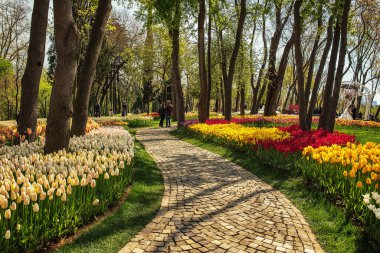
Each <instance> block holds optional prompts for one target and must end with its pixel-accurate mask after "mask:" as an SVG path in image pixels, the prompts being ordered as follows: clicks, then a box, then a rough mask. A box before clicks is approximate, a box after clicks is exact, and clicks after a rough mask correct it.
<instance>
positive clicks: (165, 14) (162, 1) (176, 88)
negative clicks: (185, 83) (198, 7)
mask: <svg viewBox="0 0 380 253" xmlns="http://www.w3.org/2000/svg"><path fill="white" fill-rule="evenodd" d="M185 3H186V2H185V1H181V0H175V1H172V0H155V2H154V6H155V7H156V9H157V11H158V14H159V16H160V18H161V19H162V20H163V21H164V22H165V24H166V26H167V27H168V29H169V34H170V37H171V41H172V54H171V59H172V77H171V80H172V92H173V93H174V94H173V95H175V96H173V98H174V99H173V100H174V102H175V103H174V107H175V108H174V111H175V112H176V119H177V121H178V123H179V124H178V127H180V126H181V123H182V122H184V121H185V101H184V97H183V91H182V85H181V72H180V67H179V57H180V55H179V48H180V45H179V39H180V27H181V19H182V18H183V13H182V12H181V10H182V8H183V7H184V6H183V4H185Z"/></svg>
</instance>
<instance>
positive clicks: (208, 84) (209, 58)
mask: <svg viewBox="0 0 380 253" xmlns="http://www.w3.org/2000/svg"><path fill="white" fill-rule="evenodd" d="M208 5H209V6H208V29H207V39H208V41H207V118H210V102H211V87H212V76H211V68H212V66H211V39H212V38H211V24H212V15H211V0H209V1H208Z"/></svg>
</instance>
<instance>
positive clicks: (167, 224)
mask: <svg viewBox="0 0 380 253" xmlns="http://www.w3.org/2000/svg"><path fill="white" fill-rule="evenodd" d="M137 139H138V140H140V141H141V142H142V144H143V145H144V146H145V148H146V150H147V151H148V153H149V154H150V155H151V156H152V157H153V158H154V159H155V160H156V162H157V164H158V166H159V168H160V169H161V171H162V174H163V177H164V184H165V193H164V197H163V199H162V204H161V209H160V211H159V212H158V214H157V216H156V217H155V218H154V219H153V220H152V221H151V222H150V223H149V224H148V225H147V226H146V227H145V228H144V229H143V230H142V231H140V233H139V234H137V235H136V236H135V237H134V238H133V239H132V240H131V241H130V242H129V243H128V244H127V245H126V246H125V247H124V248H123V249H122V250H121V251H120V252H123V253H124V252H267V253H270V252H323V251H322V249H321V247H320V246H319V244H318V243H317V241H316V239H315V236H314V234H313V232H312V231H311V229H310V227H309V225H308V224H307V222H306V221H305V219H304V218H303V216H302V215H301V213H300V212H299V211H298V210H297V208H296V207H294V206H293V205H292V203H291V202H290V201H289V200H288V199H287V198H286V197H285V196H284V195H283V194H281V193H280V192H279V191H276V190H275V189H273V188H272V187H271V186H269V185H267V184H266V183H264V182H263V181H261V180H260V179H258V178H257V177H256V176H255V175H253V174H251V173H249V172H247V171H246V170H244V169H243V168H241V167H240V166H238V165H236V164H234V163H232V162H230V161H228V160H226V159H224V158H223V157H220V156H218V155H216V154H213V153H211V152H209V151H206V150H203V149H201V148H198V147H195V146H193V145H191V144H188V143H186V142H183V141H179V140H178V139H176V138H175V137H173V136H171V135H170V134H169V130H168V129H165V128H163V129H144V130H141V131H139V132H138V134H137Z"/></svg>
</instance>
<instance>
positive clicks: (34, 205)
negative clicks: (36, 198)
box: [33, 203, 40, 213]
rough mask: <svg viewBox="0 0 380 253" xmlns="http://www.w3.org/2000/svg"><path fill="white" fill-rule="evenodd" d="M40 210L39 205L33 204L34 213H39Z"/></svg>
mask: <svg viewBox="0 0 380 253" xmlns="http://www.w3.org/2000/svg"><path fill="white" fill-rule="evenodd" d="M39 210H40V207H39V206H38V203H34V204H33V212H35V213H37V212H38V211H39Z"/></svg>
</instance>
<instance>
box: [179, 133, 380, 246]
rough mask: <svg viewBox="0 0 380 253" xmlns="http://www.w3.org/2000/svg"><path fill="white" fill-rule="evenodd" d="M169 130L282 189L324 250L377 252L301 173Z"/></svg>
mask: <svg viewBox="0 0 380 253" xmlns="http://www.w3.org/2000/svg"><path fill="white" fill-rule="evenodd" d="M172 134H173V135H175V136H176V137H178V138H180V139H182V140H183V141H186V142H189V143H191V144H194V145H196V146H198V147H201V148H204V149H206V150H209V151H211V152H214V153H216V154H219V155H221V156H223V157H225V158H227V159H228V160H231V161H232V162H234V163H236V164H238V165H240V166H242V167H243V168H245V169H247V170H248V171H250V172H252V173H253V174H255V175H257V176H258V177H259V178H261V179H262V180H264V181H265V182H266V183H268V184H270V185H271V186H273V187H274V188H276V189H278V190H280V191H281V192H282V193H284V194H285V195H286V196H287V197H288V198H289V199H290V200H291V201H292V203H293V204H294V205H295V206H296V207H297V208H298V209H299V210H301V212H302V213H303V215H304V217H305V218H306V219H307V221H308V222H309V224H310V226H311V228H312V230H313V231H314V233H315V234H316V236H317V238H318V241H319V242H320V244H321V246H322V247H323V248H324V249H325V250H326V252H337V253H340V252H341V253H349V252H360V253H366V252H368V253H369V252H379V251H378V249H375V247H376V246H375V245H372V244H371V243H370V242H369V239H368V238H367V236H366V234H365V233H363V232H362V229H361V228H359V227H357V226H355V225H354V224H353V223H352V222H351V221H347V219H346V217H345V213H344V210H343V209H341V208H339V207H337V206H336V205H335V204H334V203H331V202H329V201H328V200H327V199H326V197H325V196H324V195H323V194H322V193H320V192H316V191H314V192H313V191H311V190H310V189H308V188H307V187H306V186H305V184H304V181H303V179H302V177H301V176H294V175H291V174H289V173H288V172H286V171H284V170H281V169H276V168H272V167H268V166H267V165H263V164H262V163H260V162H259V161H258V160H257V159H255V158H254V157H249V156H247V155H246V154H244V153H242V152H239V151H236V150H233V149H231V148H226V147H223V146H220V145H217V144H213V143H206V142H203V141H201V140H198V139H194V138H192V137H190V136H186V135H185V134H183V133H181V132H180V131H178V130H176V131H173V132H172Z"/></svg>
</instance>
